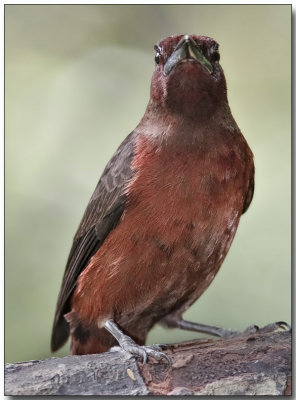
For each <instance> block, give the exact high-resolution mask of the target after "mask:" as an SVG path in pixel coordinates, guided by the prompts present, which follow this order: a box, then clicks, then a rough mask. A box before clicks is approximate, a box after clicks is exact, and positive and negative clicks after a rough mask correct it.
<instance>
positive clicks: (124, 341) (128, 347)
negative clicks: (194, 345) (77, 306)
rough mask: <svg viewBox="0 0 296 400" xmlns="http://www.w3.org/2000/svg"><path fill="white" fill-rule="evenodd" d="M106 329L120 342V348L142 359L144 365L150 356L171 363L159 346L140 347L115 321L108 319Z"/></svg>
mask: <svg viewBox="0 0 296 400" xmlns="http://www.w3.org/2000/svg"><path fill="white" fill-rule="evenodd" d="M104 327H105V328H106V329H107V330H108V331H109V332H110V333H111V335H112V336H114V338H115V339H116V340H117V341H118V343H119V345H120V347H121V348H122V349H123V350H124V351H126V352H128V353H130V354H132V355H135V356H138V357H140V358H141V359H142V362H143V364H145V363H146V361H147V357H148V356H150V357H152V358H155V359H156V360H161V359H162V358H164V359H166V360H167V361H168V363H170V362H171V361H170V358H169V357H168V356H167V355H166V354H165V353H163V352H161V351H159V348H158V347H157V346H140V345H139V344H137V343H136V342H135V341H134V340H133V339H132V338H131V337H129V336H128V335H126V334H124V333H123V332H122V331H121V330H120V329H119V327H118V326H117V324H116V323H115V322H114V321H113V319H108V320H107V321H106V322H105V323H104Z"/></svg>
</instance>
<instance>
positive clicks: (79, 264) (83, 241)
mask: <svg viewBox="0 0 296 400" xmlns="http://www.w3.org/2000/svg"><path fill="white" fill-rule="evenodd" d="M135 137H136V134H135V133H134V132H132V133H131V134H130V135H129V136H127V138H126V139H125V140H124V141H123V142H122V144H121V145H120V147H119V148H118V150H117V151H116V153H115V154H114V155H113V157H112V158H111V160H110V161H109V162H108V164H107V165H106V168H105V170H104V172H103V174H102V176H101V178H100V180H99V183H98V184H97V187H96V189H95V191H94V193H93V195H92V197H91V199H90V201H89V203H88V206H87V208H86V210H85V213H84V215H83V218H82V220H81V223H80V225H79V227H78V230H77V232H76V235H75V237H74V241H73V245H72V248H71V251H70V254H69V257H68V261H67V265H66V270H65V273H64V277H63V282H62V287H61V290H60V293H59V297H58V302H57V308H56V313H55V318H54V324H53V330H52V337H51V350H52V351H55V350H58V348H60V347H61V346H62V345H63V344H64V343H65V341H66V340H67V339H68V336H69V325H68V323H67V322H66V320H65V318H64V314H66V313H67V312H69V311H70V299H71V296H72V294H73V291H74V289H75V286H76V283H77V278H78V276H79V275H80V274H81V272H82V271H83V270H84V268H85V267H86V266H87V264H88V262H89V260H90V258H91V257H92V256H93V255H94V254H95V252H96V251H97V250H98V248H99V247H100V246H101V245H102V243H103V242H104V240H105V238H106V237H107V235H108V234H109V232H110V231H111V230H112V229H113V228H114V227H115V226H116V225H117V223H118V221H119V219H120V217H121V215H122V213H123V210H124V205H125V200H126V195H125V193H124V189H125V187H126V184H127V182H128V181H129V180H130V179H131V177H132V174H133V173H132V169H131V162H132V158H133V151H134V143H135Z"/></svg>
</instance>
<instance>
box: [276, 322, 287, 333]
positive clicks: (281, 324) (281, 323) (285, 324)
mask: <svg viewBox="0 0 296 400" xmlns="http://www.w3.org/2000/svg"><path fill="white" fill-rule="evenodd" d="M275 324H276V325H277V326H278V327H279V328H282V329H283V330H284V331H290V330H291V326H290V325H289V324H287V322H285V321H279V322H275Z"/></svg>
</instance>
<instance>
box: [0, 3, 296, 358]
mask: <svg viewBox="0 0 296 400" xmlns="http://www.w3.org/2000/svg"><path fill="white" fill-rule="evenodd" d="M290 13H291V8H290V6H289V5H260V6H259V5H227V6H225V5H221V6H219V5H202V6H200V5H192V6H180V5H121V6H119V5H70V6H67V5H27V6H23V5H6V6H5V102H6V109H5V116H6V120H5V166H6V171H5V173H6V180H5V214H6V223H5V239H6V240H5V250H6V252H5V348H6V361H7V362H15V361H23V360H29V359H40V358H45V357H50V356H51V353H50V350H49V341H50V334H51V326H52V320H53V314H54V309H55V304H56V299H57V295H58V291H59V288H60V284H61V279H62V275H63V272H64V267H65V262H66V259H67V256H68V253H69V250H70V246H71V242H72V238H73V235H74V233H75V231H76V229H77V226H78V224H79V222H80V219H81V217H82V214H83V212H84V209H85V207H86V205H87V203H88V200H89V198H90V196H91V194H92V191H93V189H94V187H95V185H96V183H97V181H98V179H99V177H100V175H101V173H102V171H103V168H104V166H105V164H106V163H107V161H108V160H109V158H110V157H111V155H112V154H113V152H114V151H115V150H116V148H117V147H118V145H119V144H120V143H121V141H122V140H123V139H124V137H125V136H126V135H127V134H128V133H129V132H131V131H132V130H133V129H134V128H135V126H136V125H137V124H138V122H139V121H140V118H141V117H142V115H143V113H144V110H145V107H146V104H147V102H148V98H149V87H150V78H151V75H152V71H153V68H154V51H153V45H154V44H155V43H156V42H158V40H160V39H161V38H164V37H166V36H168V35H171V34H183V33H196V34H204V35H208V36H211V37H213V38H215V39H216V40H217V41H218V43H219V44H220V53H221V65H222V67H223V68H224V71H225V75H226V79H227V82H228V97H229V103H230V106H231V109H232V112H233V115H234V117H235V119H236V121H237V123H238V125H239V126H240V128H241V130H242V132H243V134H244V135H245V137H246V139H247V141H248V143H249V145H250V147H251V148H252V150H253V152H254V155H255V164H256V189H255V196H254V200H253V203H252V205H251V207H250V209H249V211H248V212H247V213H246V214H245V215H244V216H243V217H242V220H241V224H240V226H239V229H238V232H237V235H236V237H235V240H234V242H233V245H232V247H231V250H230V252H229V254H228V256H227V258H226V261H225V262H224V265H223V267H222V268H221V270H220V272H219V274H218V275H217V277H216V279H215V280H214V282H213V284H212V285H211V286H210V288H209V289H208V290H207V292H206V293H205V294H204V295H203V296H202V297H201V298H200V299H199V300H198V301H197V303H196V304H195V305H194V306H193V307H191V309H190V310H189V311H188V312H187V313H186V315H185V317H187V319H191V320H194V321H198V322H202V323H208V324H215V325H222V326H224V327H232V328H235V329H244V328H245V327H247V326H249V325H250V324H253V323H257V324H259V325H264V324H267V323H269V322H272V321H277V320H285V321H287V322H290V320H291V314H290V312H291V307H290V306H291V291H290V289H291V266H290V263H291V260H290V254H291V249H290V247H291V240H290V229H291V207H290V206H291V204H290V202H291V187H290V186H291V167H290V165H291V126H290V121H291V94H290V92H291V89H290V86H291V82H290V73H291V70H290V68H291V67H290V65H291V55H290V50H291V37H290V32H291V25H290V24H291V21H290ZM197 336H198V335H197V334H195V333H190V332H184V331H178V330H165V329H162V328H160V327H158V326H156V327H155V328H154V329H153V330H152V331H151V333H150V335H149V343H152V342H167V343H168V342H174V341H180V340H185V339H189V338H194V337H197ZM68 352H69V344H68V345H66V346H65V347H64V348H63V349H62V350H61V351H60V352H58V353H57V355H59V356H61V355H66V354H68Z"/></svg>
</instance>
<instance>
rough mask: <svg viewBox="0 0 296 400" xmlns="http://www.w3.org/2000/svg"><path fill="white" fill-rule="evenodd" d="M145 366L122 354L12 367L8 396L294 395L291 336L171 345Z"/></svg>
mask: <svg viewBox="0 0 296 400" xmlns="http://www.w3.org/2000/svg"><path fill="white" fill-rule="evenodd" d="M164 351H165V352H166V353H167V354H168V355H169V356H170V357H171V360H172V364H171V365H168V364H167V363H165V362H164V361H161V362H155V361H151V360H149V363H147V364H145V365H142V364H141V363H140V362H137V361H136V359H135V358H134V357H132V356H129V355H127V354H125V353H123V352H121V351H114V352H108V353H103V354H91V355H85V356H68V357H63V358H49V359H46V360H41V361H29V362H24V363H16V364H6V366H5V395H86V394H88V395H147V394H158V395H167V394H170V395H185V394H188V395H192V394H199V395H242V394H244V395H289V394H291V374H292V373H291V368H292V365H291V364H292V362H291V331H285V332H273V333H260V334H254V335H251V336H245V337H240V338H234V339H227V340H212V339H201V340H194V341H189V342H182V343H177V344H172V345H168V346H167V347H166V348H165V349H164Z"/></svg>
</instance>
